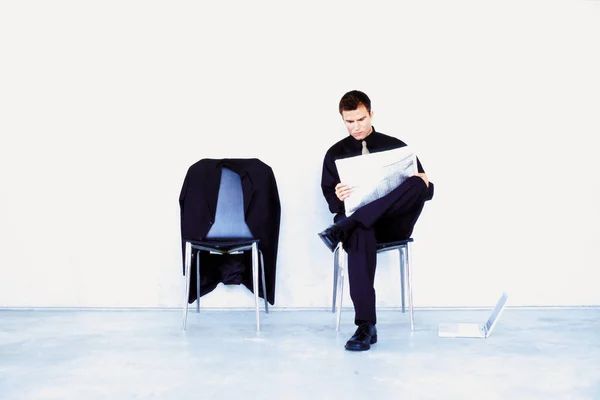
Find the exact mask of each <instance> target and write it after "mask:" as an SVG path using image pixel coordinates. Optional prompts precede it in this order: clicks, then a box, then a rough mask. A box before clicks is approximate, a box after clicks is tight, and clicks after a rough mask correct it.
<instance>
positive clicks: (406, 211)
mask: <svg viewBox="0 0 600 400" xmlns="http://www.w3.org/2000/svg"><path fill="white" fill-rule="evenodd" d="M426 195H427V186H426V185H425V182H424V181H423V180H422V179H421V178H419V177H417V176H413V177H410V178H409V179H407V180H406V181H404V182H403V183H402V184H401V185H400V186H398V187H397V188H396V189H394V190H393V191H391V192H390V193H388V194H387V195H385V196H384V197H381V198H379V199H377V200H375V201H373V202H371V203H369V204H366V205H364V206H363V207H361V208H359V209H358V210H356V211H355V212H354V213H353V214H352V215H351V216H350V217H349V218H350V219H352V220H354V221H356V222H357V224H356V227H355V228H354V229H352V230H351V232H349V235H348V237H347V238H346V240H344V243H343V246H344V250H346V252H347V253H348V279H349V281H350V297H351V298H352V302H353V303H354V313H355V314H354V322H355V324H356V325H360V324H361V323H363V322H372V323H373V324H375V323H377V315H376V311H375V288H374V282H375V268H376V266H377V242H389V241H397V240H404V239H408V238H409V237H410V235H411V234H412V231H413V228H414V226H415V223H416V222H417V219H418V218H419V215H420V214H421V211H422V210H423V205H424V203H425V197H426ZM343 219H345V216H344V215H337V216H336V218H335V221H336V222H339V221H342V220H343Z"/></svg>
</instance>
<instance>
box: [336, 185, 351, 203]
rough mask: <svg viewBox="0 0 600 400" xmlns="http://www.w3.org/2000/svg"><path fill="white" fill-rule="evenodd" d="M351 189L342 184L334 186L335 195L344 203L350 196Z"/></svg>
mask: <svg viewBox="0 0 600 400" xmlns="http://www.w3.org/2000/svg"><path fill="white" fill-rule="evenodd" d="M352 190H353V189H352V187H350V186H348V185H344V184H343V183H338V184H337V185H335V195H336V196H337V198H338V199H340V201H344V200H345V199H347V198H348V196H350V195H351V194H352Z"/></svg>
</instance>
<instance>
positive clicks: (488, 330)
mask: <svg viewBox="0 0 600 400" xmlns="http://www.w3.org/2000/svg"><path fill="white" fill-rule="evenodd" d="M506 299H508V294H507V293H506V292H505V293H502V296H500V300H498V303H497V304H496V307H494V311H492V315H490V317H489V318H488V320H487V322H486V323H485V324H476V323H452V322H442V323H440V324H439V326H438V336H439V337H453V338H454V337H458V338H486V337H488V336H490V335H491V334H492V331H493V330H494V327H495V326H496V324H497V323H498V319H500V315H501V314H502V311H504V307H505V306H506Z"/></svg>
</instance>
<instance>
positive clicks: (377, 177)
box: [335, 146, 418, 217]
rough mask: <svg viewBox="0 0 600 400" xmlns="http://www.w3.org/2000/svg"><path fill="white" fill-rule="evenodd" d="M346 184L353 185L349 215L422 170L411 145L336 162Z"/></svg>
mask: <svg viewBox="0 0 600 400" xmlns="http://www.w3.org/2000/svg"><path fill="white" fill-rule="evenodd" d="M335 165H336V167H337V170H338V174H339V176H340V180H341V182H342V183H343V184H345V185H349V186H351V187H353V189H354V190H353V192H352V194H351V195H350V196H349V197H348V198H346V199H345V200H344V206H345V208H346V216H347V217H349V216H350V215H352V214H353V213H354V211H356V210H357V209H358V208H360V207H362V206H364V205H365V204H368V203H370V202H372V201H373V200H377V199H379V198H380V197H383V196H385V195H386V194H388V193H389V192H391V191H392V190H394V189H395V188H397V187H398V186H399V185H400V184H401V183H402V182H404V181H405V180H406V179H408V178H410V177H411V176H413V175H414V174H416V173H417V172H418V170H417V157H416V155H415V154H414V153H413V152H412V150H411V149H410V148H409V147H408V146H404V147H400V148H398V149H393V150H386V151H381V152H378V153H370V154H365V155H360V156H355V157H349V158H343V159H340V160H336V161H335Z"/></svg>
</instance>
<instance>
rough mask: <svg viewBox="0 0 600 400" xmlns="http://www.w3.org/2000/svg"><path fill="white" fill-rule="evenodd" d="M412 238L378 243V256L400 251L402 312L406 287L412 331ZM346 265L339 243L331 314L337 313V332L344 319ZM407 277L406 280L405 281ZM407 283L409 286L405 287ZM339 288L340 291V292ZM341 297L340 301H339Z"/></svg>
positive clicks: (336, 252)
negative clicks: (343, 301) (343, 303)
mask: <svg viewBox="0 0 600 400" xmlns="http://www.w3.org/2000/svg"><path fill="white" fill-rule="evenodd" d="M412 242H413V239H412V238H409V239H406V240H401V241H397V242H387V243H377V254H379V253H383V252H385V251H390V250H398V253H399V255H400V286H401V292H402V293H401V294H402V312H403V313H404V312H405V286H406V287H407V289H408V310H409V314H410V330H411V331H413V330H414V329H415V327H414V325H415V318H414V312H413V299H412V272H411V269H410V258H411V257H410V256H411V255H410V243H412ZM345 265H346V252H345V251H344V249H343V248H342V244H341V243H339V244H338V245H337V247H336V248H335V250H334V252H333V305H332V307H331V312H336V303H337V317H336V324H335V330H336V331H339V330H340V320H341V318H342V299H343V295H344V268H345ZM405 276H406V279H405ZM405 283H407V285H405ZM338 287H339V290H338ZM338 295H339V300H338ZM336 300H337V301H336Z"/></svg>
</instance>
